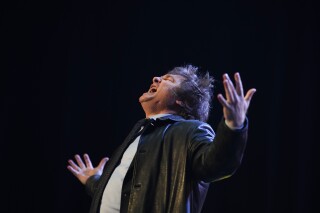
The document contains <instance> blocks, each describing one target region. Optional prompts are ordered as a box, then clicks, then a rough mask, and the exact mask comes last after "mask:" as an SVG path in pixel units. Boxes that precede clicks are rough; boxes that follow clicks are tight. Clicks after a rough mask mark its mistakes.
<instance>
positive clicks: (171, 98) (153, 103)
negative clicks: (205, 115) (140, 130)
mask: <svg viewBox="0 0 320 213" xmlns="http://www.w3.org/2000/svg"><path fill="white" fill-rule="evenodd" d="M184 80H185V78H184V77H183V76H181V75H173V74H166V75H164V76H161V77H154V78H153V80H152V84H151V86H150V88H149V90H148V92H145V93H143V94H142V96H141V97H140V98H139V102H140V103H141V104H143V105H146V104H147V105H148V106H149V107H155V108H156V109H157V110H164V109H171V108H172V107H173V106H174V105H175V104H176V103H175V102H176V97H175V95H174V92H173V89H174V88H175V87H179V86H180V84H181V83H182V82H183V81H184Z"/></svg>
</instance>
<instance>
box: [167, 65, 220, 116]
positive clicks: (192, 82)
mask: <svg viewBox="0 0 320 213" xmlns="http://www.w3.org/2000/svg"><path fill="white" fill-rule="evenodd" d="M168 74H174V75H180V76H183V77H184V78H185V80H184V81H183V82H182V83H181V84H180V86H179V87H176V88H175V89H174V91H173V92H174V93H175V95H176V96H177V99H178V100H180V101H181V102H182V104H181V106H180V111H179V112H178V113H179V114H180V115H181V116H182V117H184V118H185V119H198V120H200V121H204V122H206V121H207V120H208V118H209V112H210V108H211V102H212V96H213V82H214V79H213V77H212V76H210V74H209V72H206V73H200V72H199V69H198V67H195V66H193V65H186V66H181V67H175V68H173V69H172V70H171V71H169V72H168Z"/></svg>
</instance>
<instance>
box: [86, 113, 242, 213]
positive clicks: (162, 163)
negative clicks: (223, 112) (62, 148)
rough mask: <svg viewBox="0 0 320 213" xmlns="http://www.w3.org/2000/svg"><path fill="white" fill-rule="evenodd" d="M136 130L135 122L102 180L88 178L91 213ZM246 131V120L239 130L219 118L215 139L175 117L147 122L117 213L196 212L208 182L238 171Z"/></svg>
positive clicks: (206, 127) (201, 126)
mask: <svg viewBox="0 0 320 213" xmlns="http://www.w3.org/2000/svg"><path fill="white" fill-rule="evenodd" d="M140 122H141V121H140ZM139 128H140V124H139V122H138V124H136V126H135V127H134V128H133V130H132V131H131V133H130V134H129V136H128V137H127V138H126V140H125V141H124V143H123V144H122V145H121V146H120V147H119V148H118V150H116V152H115V154H114V155H113V156H112V157H111V158H110V160H109V161H108V162H107V164H106V165H105V169H104V172H103V174H102V175H101V177H100V176H92V177H90V178H89V179H88V181H87V183H86V190H87V192H88V193H89V194H90V195H91V196H92V197H93V200H92V204H91V209H90V212H91V213H96V212H99V209H100V202H101V198H102V194H103V191H104V188H105V185H106V183H107V182H108V180H109V178H110V176H111V174H112V172H113V170H114V169H115V167H116V166H117V165H118V163H119V161H120V160H121V156H122V154H123V152H124V151H125V149H126V148H127V146H128V145H129V144H130V143H131V142H132V141H133V139H134V138H135V132H136V130H137V129H139ZM247 129H248V122H247V120H246V122H245V126H244V127H243V128H242V129H241V130H231V129H229V128H228V127H227V126H226V125H225V122H224V120H222V121H221V122H220V124H219V126H218V129H217V134H216V135H215V134H214V132H213V130H212V128H211V127H210V126H209V125H208V124H207V123H203V122H200V121H197V120H185V119H183V118H182V117H180V116H176V115H170V116H166V117H162V118H158V119H157V120H156V121H154V122H153V123H151V124H148V125H147V126H146V127H145V128H144V132H143V133H142V135H141V138H140V142H139V146H138V149H137V152H136V155H135V157H134V159H133V162H132V164H131V167H130V168H129V171H128V173H127V175H126V177H125V179H124V183H123V188H122V195H121V197H122V198H121V199H122V200H121V207H120V209H121V212H130V213H137V212H144V213H153V212H155V213H180V212H181V213H185V212H201V208H202V205H203V203H204V200H205V197H206V193H207V190H208V187H209V183H210V182H213V181H217V180H220V179H223V178H227V177H230V176H231V175H232V174H233V173H234V172H235V171H236V169H237V168H238V167H239V165H240V163H241V159H242V156H243V153H244V150H245V145H246V140H247Z"/></svg>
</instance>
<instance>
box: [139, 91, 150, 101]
mask: <svg viewBox="0 0 320 213" xmlns="http://www.w3.org/2000/svg"><path fill="white" fill-rule="evenodd" d="M152 99H153V96H152V95H150V94H149V93H147V92H146V93H143V95H141V96H140V98H139V102H140V103H142V102H146V101H149V100H152Z"/></svg>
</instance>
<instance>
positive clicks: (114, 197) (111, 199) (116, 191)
mask: <svg viewBox="0 0 320 213" xmlns="http://www.w3.org/2000/svg"><path fill="white" fill-rule="evenodd" d="M167 115H170V114H158V115H155V116H150V117H149V118H152V119H156V118H160V117H163V116H167ZM140 131H141V130H140ZM139 141H140V135H139V136H138V137H137V138H136V139H135V140H134V141H133V142H132V143H131V144H130V145H129V147H128V148H127V149H126V151H125V152H124V154H123V155H122V158H121V161H120V164H119V165H118V166H117V167H116V169H115V170H114V171H113V173H112V175H111V177H110V179H109V182H108V184H107V186H106V188H105V189H104V192H103V195H102V200H101V206H100V213H119V212H120V202H121V191H122V184H123V179H124V177H125V176H126V174H127V171H128V169H129V166H130V164H131V162H132V159H133V158H134V156H135V154H136V152H137V148H138V145H139Z"/></svg>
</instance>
